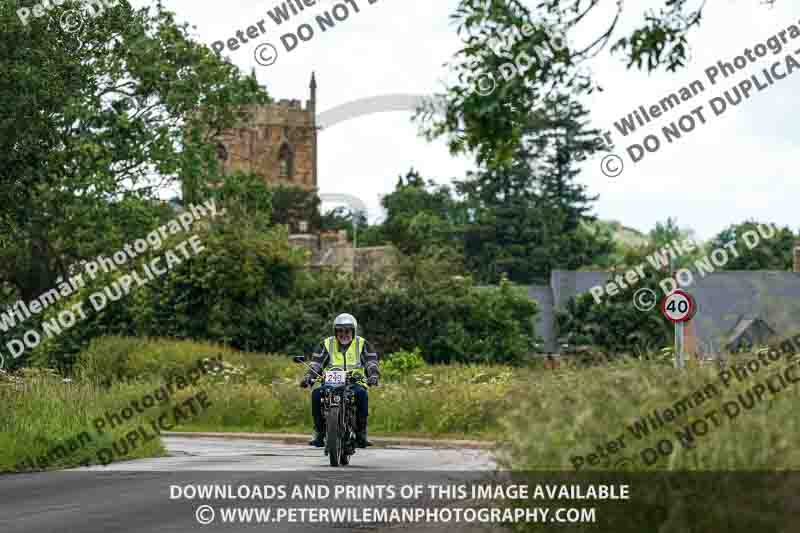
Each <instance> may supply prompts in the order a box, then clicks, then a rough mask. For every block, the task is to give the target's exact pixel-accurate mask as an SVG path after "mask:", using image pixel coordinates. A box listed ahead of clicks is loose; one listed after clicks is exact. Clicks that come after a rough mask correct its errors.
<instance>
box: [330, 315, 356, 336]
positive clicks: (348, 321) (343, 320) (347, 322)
mask: <svg viewBox="0 0 800 533" xmlns="http://www.w3.org/2000/svg"><path fill="white" fill-rule="evenodd" d="M337 328H350V329H352V330H353V338H354V339H355V338H356V332H357V331H358V322H356V317H354V316H353V315H351V314H349V313H342V314H341V315H339V316H337V317H336V318H335V319H334V320H333V334H334V335H336V329H337Z"/></svg>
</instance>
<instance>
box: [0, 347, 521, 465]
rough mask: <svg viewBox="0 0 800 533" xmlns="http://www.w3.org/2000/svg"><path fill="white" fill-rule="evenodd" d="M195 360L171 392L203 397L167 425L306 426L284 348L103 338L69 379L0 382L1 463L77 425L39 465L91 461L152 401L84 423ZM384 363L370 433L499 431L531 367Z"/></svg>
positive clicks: (299, 369)
mask: <svg viewBox="0 0 800 533" xmlns="http://www.w3.org/2000/svg"><path fill="white" fill-rule="evenodd" d="M412 355H413V354H412ZM200 359H215V360H216V361H217V362H218V363H217V364H218V365H219V369H218V370H216V371H212V372H210V373H209V374H208V375H206V376H204V377H203V378H202V380H201V381H200V382H198V384H197V386H194V387H187V388H185V389H183V390H180V391H177V393H176V401H182V400H183V399H185V398H186V397H188V396H190V395H192V394H194V393H196V392H198V391H201V390H202V391H203V392H205V393H206V395H207V396H208V400H209V402H210V405H209V406H208V408H207V409H205V410H203V411H201V412H200V413H199V414H197V415H196V416H192V417H191V418H190V419H189V420H188V421H187V422H185V423H182V424H179V425H177V426H175V427H174V428H173V429H174V430H177V431H222V432H225V431H230V432H309V431H310V430H311V427H312V420H311V401H310V400H311V398H310V391H309V389H301V388H300V387H299V386H298V382H299V378H300V376H301V375H302V374H303V373H304V372H305V368H304V367H303V366H301V365H298V364H296V363H294V362H292V361H291V359H290V358H289V357H287V356H285V355H276V354H258V353H245V352H238V351H235V350H231V349H228V348H226V347H224V346H220V345H216V344H209V343H196V342H189V341H175V340H165V339H140V338H122V337H106V338H101V339H96V340H95V341H94V342H92V344H91V345H90V346H89V347H87V349H86V350H84V352H82V353H81V354H80V355H79V357H78V362H77V368H76V372H75V377H74V381H73V382H72V383H63V382H62V381H61V379H60V378H58V377H57V376H49V377H47V378H42V377H37V378H24V379H23V381H24V383H25V385H24V388H22V389H17V388H16V387H14V386H13V385H10V386H7V387H4V388H3V389H0V390H2V391H3V392H1V393H0V394H1V395H2V396H0V401H2V410H1V411H0V430H2V434H0V445H1V446H2V450H0V470H2V471H13V470H14V469H15V465H18V464H19V463H20V462H21V461H23V460H24V459H25V458H27V457H28V456H32V457H34V458H37V457H44V456H46V455H48V452H49V451H51V450H52V449H53V448H54V447H55V446H57V445H58V444H61V443H64V442H66V441H68V440H69V439H73V438H75V437H76V436H78V435H80V434H82V432H88V433H89V434H90V435H91V437H92V440H91V442H90V443H88V444H87V445H85V446H81V450H80V451H79V452H74V453H70V454H68V455H67V456H66V457H59V458H56V459H55V460H52V459H51V460H45V461H39V463H40V464H42V465H44V463H47V464H46V465H44V466H43V467H46V468H54V467H65V466H74V465H77V464H79V463H80V462H82V461H83V460H85V459H87V458H88V459H89V460H90V462H91V463H92V464H94V463H97V462H98V460H97V453H98V451H99V450H101V449H103V448H108V447H109V446H111V443H112V442H113V441H116V440H119V439H121V438H123V437H124V435H125V434H126V433H127V432H129V431H131V430H133V429H135V428H136V427H137V426H138V425H140V424H142V423H144V424H147V423H148V422H149V421H150V420H153V419H154V418H156V417H157V416H158V414H159V412H160V411H159V409H158V407H157V406H156V407H154V408H152V409H151V410H150V411H148V412H147V413H143V414H137V415H136V416H134V417H133V418H132V419H131V420H130V423H128V424H125V425H123V426H121V427H117V428H115V429H114V431H113V432H108V433H105V434H102V435H98V433H97V431H95V430H94V426H93V421H94V420H95V419H96V418H97V417H99V416H102V415H103V413H105V412H106V411H113V412H117V411H119V410H120V409H121V408H122V407H124V406H127V405H129V404H130V402H131V400H137V401H138V400H140V399H141V398H142V397H143V396H144V395H145V394H148V393H152V392H153V391H154V390H155V389H157V388H159V387H160V386H162V385H163V384H164V383H166V382H169V381H171V380H173V379H174V377H175V376H177V375H186V371H187V369H188V368H191V367H193V366H195V365H196V364H197V361H198V360H200ZM384 370H385V372H384V376H383V378H384V379H383V380H382V383H381V386H379V387H377V388H371V389H370V395H369V401H370V419H369V420H370V422H369V423H370V426H369V427H370V432H371V434H372V435H404V436H415V437H419V436H433V437H451V438H472V439H480V438H486V439H493V438H494V437H495V436H496V434H497V433H498V432H499V431H500V429H501V425H500V419H501V417H502V415H503V414H504V413H506V412H507V411H508V410H509V409H510V408H511V407H512V405H513V404H514V401H513V400H512V398H513V396H514V394H513V391H515V390H516V391H520V392H521V391H523V390H525V389H527V387H528V383H529V382H530V371H522V370H520V373H517V374H514V373H512V371H511V370H510V369H509V368H508V367H504V366H483V365H477V366H466V365H440V366H428V365H425V364H419V362H415V358H414V357H410V358H402V357H399V358H397V359H396V360H395V361H394V363H392V362H391V361H388V362H386V363H385V365H384ZM173 403H174V402H173ZM84 444H85V443H84ZM163 453H164V449H163V446H162V445H161V444H160V440H153V441H150V442H148V443H147V444H146V445H144V446H140V447H138V448H137V449H136V450H134V451H133V452H131V453H129V454H127V455H126V456H125V457H124V459H133V458H137V457H146V456H154V455H160V454H163ZM117 459H118V457H114V460H117Z"/></svg>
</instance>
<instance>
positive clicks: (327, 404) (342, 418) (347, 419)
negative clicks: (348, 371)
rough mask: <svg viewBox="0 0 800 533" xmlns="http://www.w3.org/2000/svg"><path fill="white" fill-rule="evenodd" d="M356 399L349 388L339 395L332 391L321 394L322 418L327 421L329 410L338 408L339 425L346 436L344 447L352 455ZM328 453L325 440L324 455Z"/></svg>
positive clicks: (353, 451) (326, 440)
mask: <svg viewBox="0 0 800 533" xmlns="http://www.w3.org/2000/svg"><path fill="white" fill-rule="evenodd" d="M355 400H356V398H355V392H353V390H352V389H350V388H349V387H348V388H346V389H345V390H344V391H342V392H341V393H338V394H337V393H335V392H334V391H333V390H332V389H328V390H325V391H323V393H322V418H323V420H327V419H328V412H329V410H330V408H331V407H332V406H333V407H339V424H340V427H341V428H342V429H343V430H344V434H345V435H346V438H345V441H344V446H345V447H346V448H347V453H348V454H349V455H352V454H354V453H356V451H355V430H356V428H355V425H354V424H355V421H356V401H355ZM327 453H328V439H327V438H326V439H325V454H326V455H327Z"/></svg>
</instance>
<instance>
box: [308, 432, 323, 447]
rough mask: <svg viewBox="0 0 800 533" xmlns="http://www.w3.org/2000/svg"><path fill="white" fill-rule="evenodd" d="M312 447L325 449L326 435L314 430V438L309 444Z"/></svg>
mask: <svg viewBox="0 0 800 533" xmlns="http://www.w3.org/2000/svg"><path fill="white" fill-rule="evenodd" d="M308 444H309V445H311V446H316V447H317V448H324V447H325V433H321V432H319V431H317V430H314V438H313V439H312V440H310V441H309V442H308Z"/></svg>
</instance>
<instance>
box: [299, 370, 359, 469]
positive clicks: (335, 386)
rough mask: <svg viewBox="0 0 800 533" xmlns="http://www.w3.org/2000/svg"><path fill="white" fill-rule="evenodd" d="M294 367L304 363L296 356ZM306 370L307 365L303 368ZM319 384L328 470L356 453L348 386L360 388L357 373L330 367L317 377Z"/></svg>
mask: <svg viewBox="0 0 800 533" xmlns="http://www.w3.org/2000/svg"><path fill="white" fill-rule="evenodd" d="M294 361H295V362H296V363H302V364H306V363H305V357H304V356H302V355H298V356H296V357H295V358H294ZM306 366H307V365H306ZM319 381H321V382H322V396H321V400H322V402H321V405H322V418H323V420H324V421H325V455H327V456H328V459H330V463H331V466H339V465H348V464H350V456H351V455H353V454H355V453H356V395H355V392H354V391H353V389H352V386H353V385H354V384H356V383H358V384H363V381H364V376H363V374H361V373H360V372H355V371H353V370H345V369H342V368H341V367H330V368H328V369H327V370H324V371H323V373H322V374H317V378H316V380H315V383H316V382H319Z"/></svg>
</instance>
